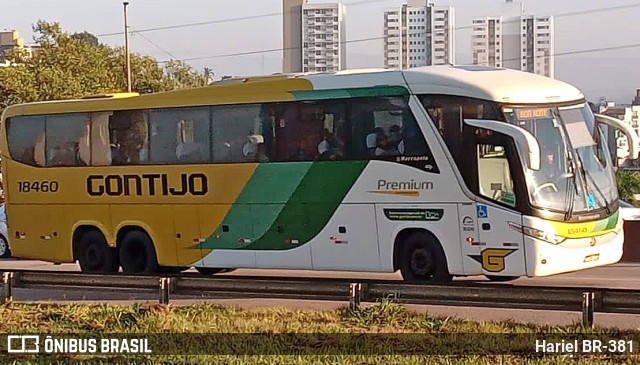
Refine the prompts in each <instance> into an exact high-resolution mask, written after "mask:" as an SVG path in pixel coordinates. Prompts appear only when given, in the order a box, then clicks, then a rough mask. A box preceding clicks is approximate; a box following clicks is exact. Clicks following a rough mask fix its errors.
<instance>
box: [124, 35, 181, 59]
mask: <svg viewBox="0 0 640 365" xmlns="http://www.w3.org/2000/svg"><path fill="white" fill-rule="evenodd" d="M131 33H133V34H137V35H139V36H140V37H142V39H144V40H145V41H147V42H149V43H151V44H152V45H153V46H155V47H156V48H157V49H159V50H160V51H162V52H164V53H165V54H166V55H168V56H169V57H171V58H172V59H178V57H176V56H174V55H173V54H171V52H169V51H167V50H166V49H164V48H162V47H160V46H159V45H158V44H157V43H155V42H154V41H152V40H151V39H149V38H147V37H145V35H144V34H142V33H140V32H138V31H136V30H132V31H131Z"/></svg>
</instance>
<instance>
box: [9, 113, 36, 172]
mask: <svg viewBox="0 0 640 365" xmlns="http://www.w3.org/2000/svg"><path fill="white" fill-rule="evenodd" d="M6 123H7V138H8V141H9V153H10V154H11V157H13V159H14V160H16V161H19V162H22V163H24V164H27V165H30V166H37V165H40V166H44V124H45V117H44V116H43V115H38V116H26V117H13V118H9V119H8V120H7V121H6ZM38 141H41V142H40V143H38Z"/></svg>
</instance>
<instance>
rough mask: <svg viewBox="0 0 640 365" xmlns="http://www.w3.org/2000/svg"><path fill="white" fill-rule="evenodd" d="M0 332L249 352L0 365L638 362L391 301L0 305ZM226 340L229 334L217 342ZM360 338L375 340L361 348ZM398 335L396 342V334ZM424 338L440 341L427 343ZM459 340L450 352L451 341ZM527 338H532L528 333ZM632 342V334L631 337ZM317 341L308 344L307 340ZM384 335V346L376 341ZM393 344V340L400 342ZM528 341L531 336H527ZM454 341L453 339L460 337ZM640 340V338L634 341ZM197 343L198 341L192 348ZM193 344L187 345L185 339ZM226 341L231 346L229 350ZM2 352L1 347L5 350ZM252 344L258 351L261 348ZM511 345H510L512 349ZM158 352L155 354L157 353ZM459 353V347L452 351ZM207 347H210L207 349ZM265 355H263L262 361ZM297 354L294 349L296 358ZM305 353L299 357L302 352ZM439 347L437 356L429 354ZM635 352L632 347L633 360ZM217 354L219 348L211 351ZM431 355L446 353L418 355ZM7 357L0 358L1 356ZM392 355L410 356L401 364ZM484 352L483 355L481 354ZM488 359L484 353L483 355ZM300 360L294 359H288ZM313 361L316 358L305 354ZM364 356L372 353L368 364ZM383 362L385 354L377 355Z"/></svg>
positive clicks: (541, 330)
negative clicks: (545, 343)
mask: <svg viewBox="0 0 640 365" xmlns="http://www.w3.org/2000/svg"><path fill="white" fill-rule="evenodd" d="M0 318H1V320H0V333H9V334H27V333H37V334H40V335H43V334H45V333H51V334H58V335H59V334H92V335H98V334H158V333H164V334H170V333H185V334H194V336H197V335H196V334H200V335H201V334H214V333H215V334H218V335H217V337H216V339H217V340H216V343H215V344H212V346H214V347H215V348H216V349H218V352H217V353H221V352H220V349H225V350H226V351H223V353H227V354H229V353H241V354H246V353H253V355H251V356H247V355H239V356H231V355H216V356H195V355H180V356H178V355H171V356H170V355H166V356H165V355H97V356H92V357H88V356H86V355H40V356H38V357H36V356H24V357H21V358H9V357H6V358H4V359H3V358H2V357H0V363H3V364H14V363H15V364H51V363H71V362H77V361H79V360H81V361H82V363H83V364H84V363H86V364H238V365H239V364H336V363H339V364H421V365H422V364H446V365H456V364H532V365H538V364H540V365H542V364H585V365H586V364H610V363H616V364H636V363H639V362H640V357H638V356H636V357H632V356H620V355H618V356H615V357H609V358H607V357H593V356H591V357H590V356H575V357H571V356H568V355H559V356H557V355H556V356H547V357H544V358H543V357H540V356H539V355H536V354H535V342H534V341H533V340H532V338H535V336H536V335H533V334H534V333H537V334H538V335H540V334H547V335H556V336H558V339H560V338H563V337H566V336H569V335H571V334H576V333H585V334H596V333H597V334H599V336H600V337H604V336H606V335H612V336H615V337H616V338H620V337H622V336H630V335H634V333H631V332H625V333H613V332H612V330H601V329H595V330H592V329H589V328H584V327H581V326H579V325H574V326H568V327H535V326H528V325H523V324H518V323H515V322H481V323H478V322H472V321H465V320H458V319H451V318H440V317H433V316H430V315H428V314H418V313H413V312H410V311H407V310H406V309H405V308H404V307H402V306H400V305H397V304H393V303H390V302H383V303H380V304H377V305H373V306H369V307H363V308H362V309H360V310H357V311H352V310H349V309H347V308H344V309H340V310H336V311H296V310H288V309H281V308H275V309H241V308H233V307H219V306H212V305H207V304H202V305H194V306H186V307H174V306H160V305H138V304H133V305H129V306H115V305H60V304H22V303H6V304H3V305H0ZM220 334H228V335H222V336H221V335H220ZM239 334H267V336H266V337H265V338H266V339H273V338H275V337H277V336H280V335H282V334H307V335H308V336H310V337H304V336H302V337H301V339H300V338H298V339H297V340H296V341H297V342H295V343H293V348H292V347H283V346H280V347H277V346H276V347H274V348H270V347H268V346H270V345H272V344H273V343H271V342H270V341H269V340H265V342H264V343H259V344H258V345H256V343H255V342H253V343H245V342H242V341H241V340H238V338H241V337H234V336H239ZM363 334H376V336H378V337H376V336H372V337H367V338H368V339H369V340H371V342H366V341H365V343H366V345H365V346H363V345H362V344H363V342H358V341H356V340H354V339H362V338H363ZM396 334H398V335H396ZM425 334H438V336H433V337H432V338H430V339H427V338H426V337H425ZM455 334H475V337H465V336H464V335H463V336H460V338H459V340H456V341H455V346H452V341H451V337H448V340H446V339H443V337H446V336H447V335H449V336H453V335H455ZM492 334H512V335H513V334H519V335H518V336H516V337H513V336H512V338H517V339H520V338H521V339H522V340H521V341H520V340H518V341H515V342H514V341H511V342H508V343H507V336H492ZM527 334H528V335H527ZM635 334H636V335H637V333H635ZM314 335H317V336H319V339H318V340H313V336H314ZM380 336H381V337H384V336H387V337H386V340H384V341H382V340H379V338H380ZM396 336H397V337H396ZM527 336H528V337H527ZM456 338H457V337H456ZM636 338H637V336H636ZM164 340H165V341H166V342H164V343H162V346H160V347H161V348H163V349H165V350H167V349H172V348H175V347H172V346H177V345H176V344H175V343H172V341H170V340H171V338H164ZM196 340H197V337H196V338H195V339H194V341H196ZM190 341H191V340H190ZM225 341H227V342H226V343H225ZM340 341H342V344H343V345H344V346H343V347H341V348H342V349H345V350H344V351H341V352H335V351H334V352H333V353H332V352H331V351H328V352H323V349H328V348H331V346H336V345H337V344H340ZM4 345H5V344H0V348H3V346H4ZM255 346H264V347H260V349H259V350H257V349H256V347H255ZM509 346H510V347H509ZM156 347H157V346H156ZM453 347H455V349H454V348H453ZM207 348H210V347H207ZM482 348H484V349H493V350H497V351H502V352H504V353H514V354H520V355H507V356H497V355H484V356H481V355H471V354H474V353H475V354H478V350H479V349H482ZM262 349H264V353H269V354H272V355H262V354H258V353H260V352H261V350H262ZM296 349H297V350H299V351H296ZM301 349H302V350H301ZM434 349H437V350H434ZM638 350H640V349H635V352H636V353H637V352H638ZM212 351H216V350H212ZM427 351H431V352H437V353H442V354H445V353H446V354H451V353H454V354H455V355H447V356H445V355H438V356H424V355H422V354H423V353H424V352H427ZM2 352H4V351H2ZM398 353H402V354H411V356H400V355H396V354H398ZM481 353H482V352H481ZM487 353H488V351H487ZM293 354H297V355H293ZM308 354H312V355H308ZM367 354H374V355H375V356H374V355H370V356H367ZM379 354H384V356H382V355H379Z"/></svg>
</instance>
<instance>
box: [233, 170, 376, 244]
mask: <svg viewBox="0 0 640 365" xmlns="http://www.w3.org/2000/svg"><path fill="white" fill-rule="evenodd" d="M367 163H368V161H339V162H336V161H327V162H316V163H314V164H313V166H312V167H311V169H310V170H309V172H308V173H307V175H306V176H305V177H304V179H303V180H302V182H301V183H300V185H299V186H298V188H297V189H296V191H295V192H294V193H293V195H292V196H291V199H290V200H289V201H288V202H287V204H286V205H285V207H284V209H283V210H282V212H281V213H280V215H279V216H278V218H277V219H276V220H275V222H274V223H273V225H272V227H271V229H269V230H268V231H267V232H266V234H264V235H263V236H262V237H260V238H259V239H258V240H257V241H255V242H254V243H252V244H250V245H248V246H246V247H244V249H248V250H290V249H293V248H296V247H299V246H302V245H304V244H306V243H307V242H309V241H310V240H311V239H313V238H314V237H315V236H316V235H318V233H320V231H321V230H322V229H323V228H324V227H325V226H326V225H327V223H328V222H329V220H330V219H331V217H332V216H333V214H334V213H335V211H336V210H337V209H338V206H340V203H342V201H343V200H344V197H345V196H346V195H347V193H348V192H349V190H351V188H352V187H353V185H354V184H355V182H356V180H357V179H358V178H359V177H360V175H361V174H362V171H364V169H365V167H366V166H367Z"/></svg>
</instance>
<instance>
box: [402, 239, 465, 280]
mask: <svg viewBox="0 0 640 365" xmlns="http://www.w3.org/2000/svg"><path fill="white" fill-rule="evenodd" d="M400 272H401V273H402V277H403V279H404V280H405V281H406V282H409V283H420V284H447V283H450V282H451V279H452V276H451V274H449V269H448V268H447V258H446V256H445V254H444V250H443V249H442V246H440V244H439V243H438V242H437V240H435V238H434V237H432V236H431V235H429V234H428V233H426V232H417V233H413V234H411V235H410V236H409V237H408V238H407V239H406V241H405V242H404V245H403V249H402V257H401V263H400Z"/></svg>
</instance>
